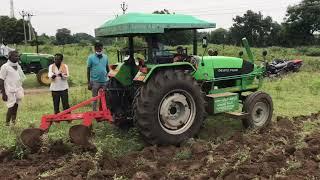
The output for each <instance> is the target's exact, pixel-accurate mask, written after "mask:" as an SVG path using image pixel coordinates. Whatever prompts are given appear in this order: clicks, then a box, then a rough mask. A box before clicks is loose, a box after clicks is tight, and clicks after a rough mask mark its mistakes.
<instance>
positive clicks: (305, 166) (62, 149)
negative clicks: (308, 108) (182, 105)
mask: <svg viewBox="0 0 320 180" xmlns="http://www.w3.org/2000/svg"><path fill="white" fill-rule="evenodd" d="M319 118H320V113H317V114H312V115H310V116H299V117H294V118H292V119H288V118H284V117H278V118H277V120H276V122H274V123H273V125H272V126H271V127H270V128H268V129H263V130H259V131H257V132H250V133H245V132H237V133H235V134H234V135H233V136H232V137H231V138H230V139H228V140H227V141H225V142H222V143H215V142H201V141H198V140H190V141H189V142H188V143H186V144H185V145H183V146H181V147H173V146H171V147H155V146H152V147H147V148H145V149H144V150H143V151H141V152H135V153H130V154H127V155H125V156H122V157H118V158H113V157H111V156H110V155H109V154H108V153H107V152H104V153H102V154H100V155H97V154H95V152H84V151H83V149H79V148H68V147H67V146H66V145H65V144H63V143H62V142H60V141H58V142H55V143H53V144H51V145H50V147H49V148H48V149H47V150H44V151H43V152H41V153H40V152H38V153H34V154H29V155H27V156H26V157H25V158H23V159H22V160H16V159H13V157H12V156H13V153H12V152H10V151H8V150H2V151H0V162H1V164H0V174H1V177H2V178H6V179H37V178H41V179H72V178H74V179H126V178H130V179H131V178H133V179H143V180H145V179H253V178H261V179H263V178H268V179H269V178H272V179H290V180H292V179H320V168H319V166H320V132H313V133H311V134H305V133H303V125H304V123H306V122H315V123H317V124H318V125H319V124H320V122H318V120H317V121H315V120H316V119H319ZM293 122H294V123H293ZM0 149H1V148H0Z"/></svg>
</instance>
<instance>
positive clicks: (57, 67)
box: [48, 53, 69, 114]
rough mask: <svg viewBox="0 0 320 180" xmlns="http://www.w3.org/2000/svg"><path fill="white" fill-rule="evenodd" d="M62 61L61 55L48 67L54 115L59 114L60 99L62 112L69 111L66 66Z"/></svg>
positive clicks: (67, 72)
mask: <svg viewBox="0 0 320 180" xmlns="http://www.w3.org/2000/svg"><path fill="white" fill-rule="evenodd" d="M62 61H63V55H62V54H59V53H58V54H56V55H55V56H54V63H53V64H51V65H50V66H49V74H48V76H49V78H50V79H51V85H50V91H51V92H52V99H53V107H54V113H55V114H58V113H59V112H60V109H59V106H60V99H61V101H62V106H63V110H66V109H69V97H68V89H69V85H68V77H69V70H68V66H67V65H66V64H64V63H62Z"/></svg>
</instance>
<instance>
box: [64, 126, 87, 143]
mask: <svg viewBox="0 0 320 180" xmlns="http://www.w3.org/2000/svg"><path fill="white" fill-rule="evenodd" d="M69 136H70V139H71V142H73V143H75V144H78V145H82V146H89V145H91V143H90V142H89V138H90V129H89V128H88V127H87V126H84V125H75V126H72V127H71V128H70V129H69Z"/></svg>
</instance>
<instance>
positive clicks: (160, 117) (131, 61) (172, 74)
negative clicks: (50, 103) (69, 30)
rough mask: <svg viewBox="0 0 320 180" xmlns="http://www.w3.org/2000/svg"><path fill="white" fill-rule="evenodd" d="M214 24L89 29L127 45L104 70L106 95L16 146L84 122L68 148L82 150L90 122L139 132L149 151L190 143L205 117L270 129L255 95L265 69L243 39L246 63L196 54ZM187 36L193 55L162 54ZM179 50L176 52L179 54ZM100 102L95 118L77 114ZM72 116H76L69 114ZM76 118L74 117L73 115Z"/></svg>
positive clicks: (52, 118)
mask: <svg viewBox="0 0 320 180" xmlns="http://www.w3.org/2000/svg"><path fill="white" fill-rule="evenodd" d="M205 28H215V24H213V23H208V22H206V21H202V20H199V19H196V18H194V17H192V16H187V15H177V14H138V13H129V14H125V15H122V16H119V17H117V18H116V19H114V20H111V21H108V22H106V23H105V24H103V25H102V26H101V27H99V28H97V29H96V30H95V33H96V36H97V37H127V38H128V39H127V42H128V46H127V48H125V50H119V51H118V63H116V64H112V65H110V72H109V74H108V76H109V78H110V80H109V81H108V84H107V87H106V90H105V91H104V90H103V89H100V91H99V94H98V96H96V97H93V98H90V99H88V100H86V101H84V102H81V103H79V104H77V105H74V106H73V107H70V108H69V109H67V110H65V111H63V112H60V113H59V114H53V115H44V116H42V118H41V124H40V126H39V128H28V129H25V130H24V131H23V132H22V133H21V136H20V138H21V141H22V143H23V144H24V145H25V146H27V147H29V148H31V149H37V148H38V147H39V146H41V138H40V136H42V135H43V133H46V132H48V131H49V128H50V126H51V125H52V124H53V123H59V122H64V121H66V122H71V121H74V120H82V124H77V125H74V126H72V127H71V128H70V129H69V136H70V139H71V142H74V143H75V144H79V145H82V146H88V145H90V143H89V136H90V129H91V128H90V127H91V125H92V122H93V121H94V120H96V121H97V122H105V121H107V122H110V123H114V124H115V125H116V126H119V127H120V128H121V127H122V128H125V127H126V128H127V127H130V125H135V126H137V128H138V130H139V132H140V134H141V135H142V137H143V138H144V140H146V141H147V142H149V143H150V144H157V145H170V144H171V145H178V144H180V143H182V142H183V141H185V140H187V139H188V138H191V137H194V136H195V135H196V134H197V133H198V132H199V131H200V129H201V127H202V126H203V124H204V121H205V119H206V117H207V114H210V115H217V114H221V113H228V114H229V115H232V116H236V117H238V118H240V119H242V122H243V125H244V127H245V128H250V129H258V128H263V127H266V126H267V125H269V124H270V122H271V119H272V113H273V103H272V99H271V97H270V96H269V95H268V94H266V93H264V92H261V91H258V89H259V88H260V87H261V85H262V79H263V74H264V72H265V66H258V65H256V64H254V58H253V55H252V53H251V51H250V47H249V45H248V42H247V40H246V39H243V45H244V47H245V49H246V52H247V55H248V60H244V59H241V58H236V57H224V56H205V52H206V50H207V43H206V38H203V43H202V44H203V47H204V48H205V51H204V53H203V54H202V56H198V55H197V29H205ZM180 30H192V31H193V34H194V38H193V52H192V54H188V52H190V50H189V51H188V49H187V48H183V47H182V48H179V53H173V52H172V51H171V50H167V49H164V48H161V47H162V46H160V43H161V42H160V41H159V38H158V36H159V35H162V34H164V33H166V32H170V31H180ZM134 37H143V39H145V40H146V45H147V47H145V48H135V47H134V40H135V38H134ZM177 50H178V48H177ZM97 100H99V101H100V108H99V110H98V111H88V112H81V113H79V112H78V111H76V110H77V109H79V108H81V107H83V106H86V105H89V104H90V103H92V102H93V101H97ZM74 111H76V112H74ZM72 112H74V113H72Z"/></svg>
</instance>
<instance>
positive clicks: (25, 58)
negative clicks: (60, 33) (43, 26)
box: [0, 45, 54, 86]
mask: <svg viewBox="0 0 320 180" xmlns="http://www.w3.org/2000/svg"><path fill="white" fill-rule="evenodd" d="M53 58H54V56H53V55H50V54H40V53H38V45H37V53H21V54H20V61H19V64H20V65H21V67H22V70H23V72H24V73H26V74H30V73H34V74H36V76H37V80H38V82H39V84H41V85H44V86H49V85H50V82H51V81H50V79H49V77H48V67H49V65H50V64H52V63H53ZM7 60H8V57H6V56H3V55H1V54H0V67H1V66H2V65H3V64H4V63H6V62H7Z"/></svg>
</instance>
